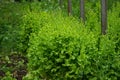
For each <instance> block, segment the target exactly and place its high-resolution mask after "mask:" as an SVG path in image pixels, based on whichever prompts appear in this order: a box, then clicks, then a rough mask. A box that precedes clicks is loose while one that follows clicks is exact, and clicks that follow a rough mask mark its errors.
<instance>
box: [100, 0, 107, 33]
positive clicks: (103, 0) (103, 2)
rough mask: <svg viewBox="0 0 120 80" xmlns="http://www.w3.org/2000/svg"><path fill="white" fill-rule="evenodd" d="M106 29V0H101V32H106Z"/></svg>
mask: <svg viewBox="0 0 120 80" xmlns="http://www.w3.org/2000/svg"><path fill="white" fill-rule="evenodd" d="M106 30H107V0H101V33H102V34H103V35H105V34H106Z"/></svg>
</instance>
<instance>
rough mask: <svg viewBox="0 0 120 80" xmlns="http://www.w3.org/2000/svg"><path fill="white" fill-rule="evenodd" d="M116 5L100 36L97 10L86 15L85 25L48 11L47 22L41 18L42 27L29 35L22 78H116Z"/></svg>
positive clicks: (119, 56) (119, 48) (119, 53)
mask: <svg viewBox="0 0 120 80" xmlns="http://www.w3.org/2000/svg"><path fill="white" fill-rule="evenodd" d="M118 8H119V5H117V6H116V7H113V9H112V10H111V11H109V15H108V17H109V19H108V21H109V27H108V34H107V35H100V23H99V21H100V20H99V19H98V15H97V14H98V12H96V13H94V11H93V10H90V13H89V14H88V15H87V18H88V19H87V20H88V21H87V22H86V27H85V26H84V25H83V24H82V23H80V22H78V21H77V20H76V19H74V18H71V17H70V18H68V17H66V18H65V17H64V16H63V15H61V14H58V13H49V14H48V15H49V17H47V19H48V20H47V22H45V23H44V20H43V25H44V27H42V28H41V27H40V30H39V31H38V32H37V34H36V33H32V34H31V35H30V42H29V48H28V54H27V57H28V59H29V63H28V71H29V73H28V75H27V76H26V77H25V79H26V80H27V79H30V80H32V79H36V80H39V79H47V80H48V79H52V80H56V79H58V80H63V79H64V80H78V79H80V80H82V79H85V80H88V79H90V80H93V79H94V80H97V79H100V80H108V79H110V80H118V79H120V76H119V75H120V68H119V67H120V45H119V40H120V38H119V36H120V35H119V30H120V28H118V26H120V23H119V19H120V17H119V13H120V12H119V11H117V9H118ZM114 10H115V11H117V12H115V11H114ZM31 14H32V15H34V17H35V16H36V15H35V13H31ZM56 14H57V16H56ZM93 14H94V15H93ZM113 14H114V15H113ZM43 16H44V15H43ZM55 16H56V17H55ZM36 17H38V16H36ZM44 18H45V19H46V17H44ZM39 19H43V18H41V17H39V18H38V19H37V21H38V20H39ZM113 19H114V20H116V21H115V22H114V20H113ZM33 22H34V21H33ZM114 23H115V24H116V25H115V24H114Z"/></svg>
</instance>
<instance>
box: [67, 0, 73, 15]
mask: <svg viewBox="0 0 120 80" xmlns="http://www.w3.org/2000/svg"><path fill="white" fill-rule="evenodd" d="M71 14H72V2H71V0H68V15H69V16H70V15H71Z"/></svg>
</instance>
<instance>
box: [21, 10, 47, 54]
mask: <svg viewBox="0 0 120 80" xmlns="http://www.w3.org/2000/svg"><path fill="white" fill-rule="evenodd" d="M48 19H49V16H48V15H47V14H46V12H41V13H38V12H29V13H28V14H26V15H24V16H23V18H22V23H21V25H20V27H21V29H22V30H21V41H20V43H21V46H20V47H21V49H22V52H24V53H26V50H27V48H28V43H29V37H30V36H31V34H32V33H35V34H36V35H37V34H38V32H39V31H40V29H41V28H42V27H44V26H45V24H46V23H47V21H48Z"/></svg>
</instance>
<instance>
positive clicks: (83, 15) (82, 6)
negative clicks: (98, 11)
mask: <svg viewBox="0 0 120 80" xmlns="http://www.w3.org/2000/svg"><path fill="white" fill-rule="evenodd" d="M84 6H85V2H84V0H80V18H81V19H82V21H83V22H84V21H85V7H84Z"/></svg>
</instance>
